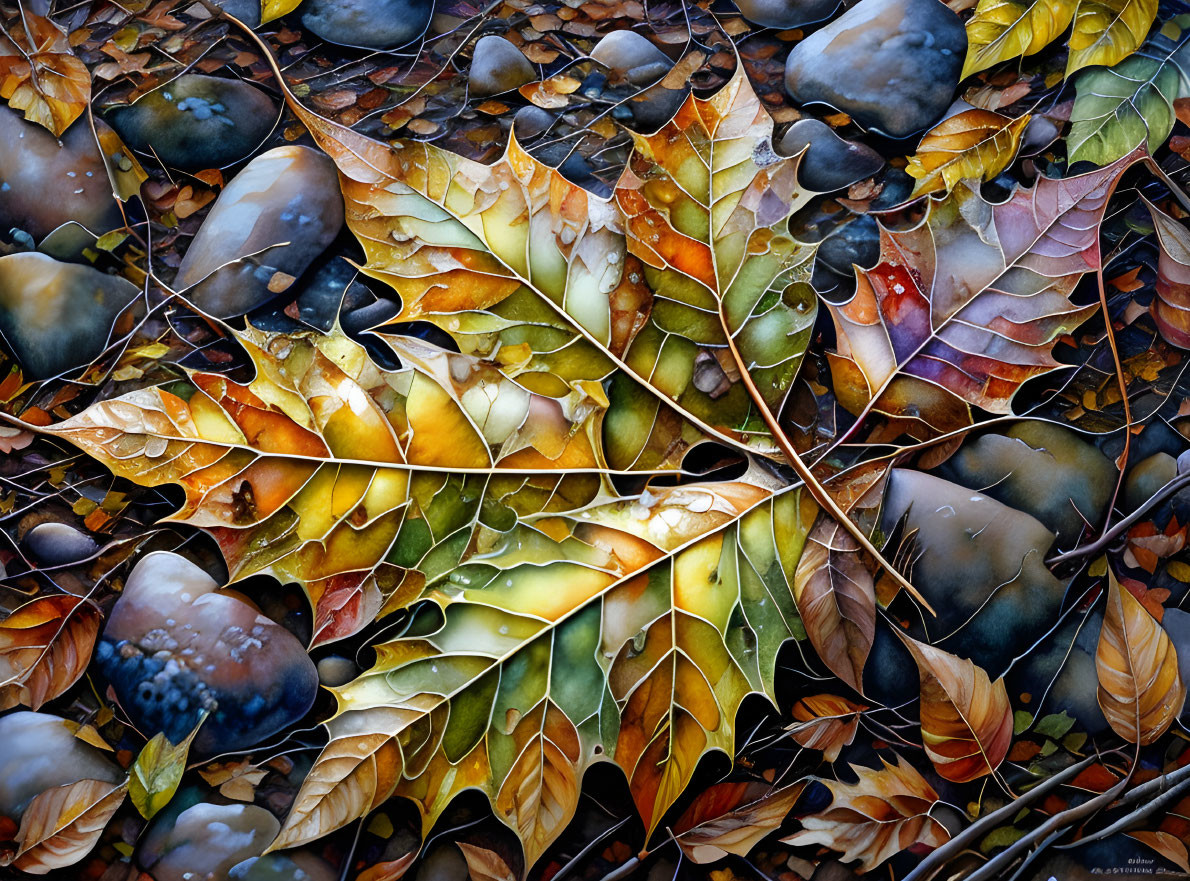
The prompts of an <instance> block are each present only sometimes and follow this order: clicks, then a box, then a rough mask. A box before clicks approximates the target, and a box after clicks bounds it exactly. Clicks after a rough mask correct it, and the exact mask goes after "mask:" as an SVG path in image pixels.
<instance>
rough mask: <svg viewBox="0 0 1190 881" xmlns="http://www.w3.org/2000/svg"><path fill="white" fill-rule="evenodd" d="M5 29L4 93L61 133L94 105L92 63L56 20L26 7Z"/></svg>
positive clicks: (0, 42)
mask: <svg viewBox="0 0 1190 881" xmlns="http://www.w3.org/2000/svg"><path fill="white" fill-rule="evenodd" d="M0 33H2V35H0V97H3V98H7V99H8V104H9V106H10V107H12V108H13V109H15V110H23V111H24V112H25V118H26V119H28V120H29V121H30V122H35V123H37V124H38V125H40V126H43V127H45V128H47V129H49V130H50V131H51V132H53V133H54V134H55V135H61V134H62V133H63V132H65V131H66V129H68V128H70V125H71V123H73V122H74V121H75V120H76V119H78V118H79V117H80V116H81V115H82V114H83V111H84V110H86V109H87V106H88V105H89V104H90V103H91V75H90V73H89V72H88V71H87V68H86V65H84V64H83V62H82V61H80V60H79V59H78V58H77V57H75V55H74V52H73V51H71V48H70V42H69V40H68V38H67V36H66V34H65V33H63V32H62V30H61V29H60V28H59V27H58V26H57V25H56V24H54V23H53V22H52V21H50V20H49V19H48V18H44V17H42V16H40V15H34V14H33V13H31V12H27V11H25V10H24V9H23V8H22V9H21V12H20V19H19V21H18V22H17V23H16V24H15V25H14V26H11V27H9V28H8V29H4V28H2V27H0Z"/></svg>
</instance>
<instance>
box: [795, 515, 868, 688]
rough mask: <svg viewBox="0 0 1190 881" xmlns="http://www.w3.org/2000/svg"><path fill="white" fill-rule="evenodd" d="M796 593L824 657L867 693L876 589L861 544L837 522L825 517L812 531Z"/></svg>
mask: <svg viewBox="0 0 1190 881" xmlns="http://www.w3.org/2000/svg"><path fill="white" fill-rule="evenodd" d="M793 596H794V599H795V600H796V601H797V610H798V614H799V615H800V616H801V618H802V625H803V626H804V627H805V629H806V634H807V635H808V636H809V638H810V644H811V645H813V646H814V650H815V651H816V652H817V653H818V656H819V657H820V658H822V660H823V663H825V664H826V666H827V667H828V668H829V669H830V671H831V672H832V673H834V674H835V675H836V676H838V677H839V678H840V679H842V680H843V681H844V682H846V683H847V684H848V685H850V686H851V687H852V688H854V689H855V690H856V691H858V692H861V693H862V692H863V688H864V686H863V676H864V664H865V662H866V661H867V658H868V652H869V651H870V650H871V648H872V640H873V638H874V637H875V633H876V591H875V588H874V586H873V583H872V574H871V573H870V572H869V571H868V569H867V567H866V566H865V565H864V562H863V560H862V559H861V557H860V554H859V546H858V545H857V544H856V543H855V540H854V539H853V538H852V537H851V536H850V535H848V534H847V533H846V532H845V531H844V530H843V529H842V527H840V526H839V525H838V524H837V523H836V522H835V521H833V520H831V519H829V518H826V517H824V518H823V519H822V520H820V521H819V523H818V524H816V525H815V527H814V528H813V529H812V530H811V531H810V536H809V538H808V540H807V542H806V548H805V550H804V552H803V553H802V558H801V560H800V561H799V562H798V568H797V571H796V572H795V573H794V579H793Z"/></svg>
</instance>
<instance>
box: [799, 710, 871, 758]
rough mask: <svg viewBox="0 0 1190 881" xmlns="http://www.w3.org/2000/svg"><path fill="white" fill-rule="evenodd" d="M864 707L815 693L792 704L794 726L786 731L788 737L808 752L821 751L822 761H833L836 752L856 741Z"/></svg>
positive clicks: (836, 755)
mask: <svg viewBox="0 0 1190 881" xmlns="http://www.w3.org/2000/svg"><path fill="white" fill-rule="evenodd" d="M866 709H867V707H866V706H864V705H863V704H856V703H852V702H851V701H849V700H847V698H844V697H839V696H838V695H834V694H816V695H813V696H812V697H805V698H802V699H801V700H800V701H798V702H797V703H796V704H794V705H793V718H794V719H796V720H797V724H796V725H791V726H789V728H788V729H787V730H788V731H789V736H790V737H792V738H793V739H794V740H795V741H797V742H798V743H800V744H801V745H802V746H804V747H806V748H807V749H816V750H821V751H822V754H823V758H824V759H826V760H827V761H828V762H833V761H835V760H836V759H837V758H839V752H840V750H842V749H843V747H845V746H847V744H849V743H851V741H853V740H854V739H855V732H856V730H857V729H858V728H859V714H860V713H862V712H863V711H864V710H866Z"/></svg>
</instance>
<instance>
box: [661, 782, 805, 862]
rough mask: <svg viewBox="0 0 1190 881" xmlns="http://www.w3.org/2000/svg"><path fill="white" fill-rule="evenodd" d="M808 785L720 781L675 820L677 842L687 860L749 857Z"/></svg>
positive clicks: (699, 860)
mask: <svg viewBox="0 0 1190 881" xmlns="http://www.w3.org/2000/svg"><path fill="white" fill-rule="evenodd" d="M804 787H805V784H803V783H795V784H793V785H792V786H785V787H783V788H781V789H773V788H772V787H771V786H769V785H768V784H767V783H760V782H752V783H719V784H716V785H715V786H712V787H710V788H709V789H707V790H705V791H704V792H702V793H701V794H700V795H699V796H698V798H696V799H695V800H694V802H693V804H691V805H690V807H689V808H687V809H686V812H685V813H683V814H682V816H681V817H680V818H679V819H678V822H677V823H675V824H674V827H673V831H674V840H675V841H676V842H677V844H678V847H680V848H681V849H682V853H683V854H685V855H686V857H687V859H689V860H690V861H691V862H694V863H699V864H703V863H713V862H715V861H716V860H721V859H723V857H725V856H727V855H728V854H735V855H736V856H740V857H743V856H747V855H748V852H749V851H751V850H752V848H753V847H755V846H756V845H757V844H759V843H760V840H761V839H762V838H764V837H765V836H766V835H768V834H769V833H770V832H772V831H773V830H774V829H776V828H777V827H778V826H780V825H781V822H782V821H783V820H784V819H785V816H786V815H787V814H788V813H789V812H790V810H792V809H793V805H794V802H796V801H797V799H798V796H799V795H801V792H802V789H803V788H804Z"/></svg>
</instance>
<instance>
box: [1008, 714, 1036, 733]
mask: <svg viewBox="0 0 1190 881" xmlns="http://www.w3.org/2000/svg"><path fill="white" fill-rule="evenodd" d="M1032 724H1033V714H1032V713H1030V712H1029V711H1028V710H1017V711H1016V712H1015V713H1013V714H1012V733H1013V734H1020V733H1021V732H1022V731H1028V730H1029V726H1030V725H1032Z"/></svg>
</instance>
